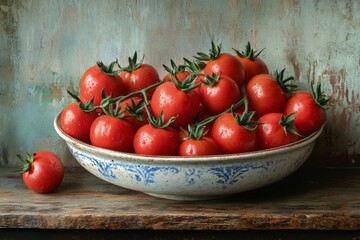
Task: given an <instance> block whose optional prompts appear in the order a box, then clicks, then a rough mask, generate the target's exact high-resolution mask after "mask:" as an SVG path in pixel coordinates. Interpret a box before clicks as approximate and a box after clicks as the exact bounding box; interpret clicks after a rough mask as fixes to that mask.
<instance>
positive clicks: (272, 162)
mask: <svg viewBox="0 0 360 240" xmlns="http://www.w3.org/2000/svg"><path fill="white" fill-rule="evenodd" d="M59 116H60V114H59V115H58V116H57V117H56V118H55V120H54V127H55V130H56V132H57V133H58V134H59V136H60V137H61V138H62V139H64V140H65V141H66V144H67V146H68V147H69V149H70V152H71V153H72V155H73V156H74V158H75V159H76V160H77V161H78V162H79V163H80V165H81V166H83V167H84V168H85V169H86V170H87V171H89V172H90V173H92V174H93V175H95V176H96V177H98V178H100V179H102V180H105V181H107V182H109V183H112V184H115V185H118V186H120V187H123V188H127V189H131V190H135V191H140V192H143V193H146V194H149V195H152V196H157V197H161V198H167V199H173V200H205V199H214V198H221V197H226V196H229V195H233V194H237V193H240V192H244V191H248V190H253V189H256V188H260V187H263V186H266V185H269V184H272V183H274V182H276V181H279V180H281V179H283V178H285V177H287V176H288V175H290V174H291V173H293V172H294V171H295V170H296V169H298V168H299V167H300V166H301V165H302V164H303V163H304V162H305V161H306V159H307V158H308V157H309V155H310V153H311V151H312V149H313V147H314V144H315V140H316V139H317V138H318V137H319V135H320V134H321V132H322V128H321V129H320V130H319V131H317V132H315V133H313V134H312V135H310V136H308V137H306V138H304V139H302V140H300V141H298V142H296V143H293V144H289V145H286V146H283V147H280V148H274V149H271V150H263V151H256V152H249V153H241V154H225V155H214V156H206V157H179V156H147V155H137V154H133V153H123V152H118V151H112V150H107V149H103V148H99V147H94V146H92V145H90V144H86V143H84V142H81V141H79V140H76V139H74V138H72V137H70V136H69V135H67V134H66V133H65V132H64V131H63V130H62V129H61V127H60V124H59Z"/></svg>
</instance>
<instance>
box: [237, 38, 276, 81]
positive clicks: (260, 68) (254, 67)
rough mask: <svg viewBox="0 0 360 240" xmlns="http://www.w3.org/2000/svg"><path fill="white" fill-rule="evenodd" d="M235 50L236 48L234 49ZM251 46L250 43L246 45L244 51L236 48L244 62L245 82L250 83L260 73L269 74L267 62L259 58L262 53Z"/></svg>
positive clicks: (240, 59)
mask: <svg viewBox="0 0 360 240" xmlns="http://www.w3.org/2000/svg"><path fill="white" fill-rule="evenodd" d="M234 50H235V49H234ZM262 51H263V50H261V51H259V52H257V51H254V50H253V49H252V48H251V45H250V43H249V42H248V44H247V45H246V49H245V51H244V52H241V53H240V52H239V51H237V50H235V52H236V56H237V58H238V59H239V61H240V62H241V63H242V65H243V67H244V71H245V80H244V81H245V83H248V82H249V81H250V79H251V78H253V77H254V76H256V75H259V74H269V69H268V67H267V66H266V64H265V63H264V62H263V61H262V60H261V59H260V58H259V55H260V53H261V52H262Z"/></svg>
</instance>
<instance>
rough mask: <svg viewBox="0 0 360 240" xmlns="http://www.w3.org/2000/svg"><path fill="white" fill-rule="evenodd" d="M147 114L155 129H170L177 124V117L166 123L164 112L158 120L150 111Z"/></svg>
mask: <svg viewBox="0 0 360 240" xmlns="http://www.w3.org/2000/svg"><path fill="white" fill-rule="evenodd" d="M145 106H146V105H145ZM145 109H147V108H145ZM147 114H148V119H149V123H150V125H151V126H153V127H155V128H168V127H170V125H171V124H173V123H174V122H175V120H176V118H177V116H173V117H171V118H170V119H169V121H167V122H166V123H165V122H164V121H165V120H164V113H163V112H161V113H160V115H159V117H158V118H156V117H155V116H154V115H152V114H151V113H150V111H148V110H147Z"/></svg>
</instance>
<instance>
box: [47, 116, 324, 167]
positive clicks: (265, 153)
mask: <svg viewBox="0 0 360 240" xmlns="http://www.w3.org/2000/svg"><path fill="white" fill-rule="evenodd" d="M60 116H61V112H60V113H58V114H57V115H56V117H55V119H54V128H55V131H56V132H57V134H58V135H59V136H60V137H61V138H62V139H63V140H65V142H66V143H67V144H72V145H76V146H80V147H81V149H83V150H85V151H87V152H94V153H97V154H101V155H107V156H109V157H111V158H112V160H114V161H118V160H119V159H128V160H129V159H131V160H137V161H144V162H149V161H156V162H164V163H169V162H171V163H175V162H186V163H189V162H193V163H205V162H212V163H213V162H214V161H216V162H217V163H219V161H230V160H234V159H236V160H237V161H239V160H243V161H246V160H248V159H250V158H258V159H261V158H264V157H269V156H274V155H278V154H282V153H285V152H291V151H294V150H297V149H299V148H302V147H304V146H306V145H309V144H311V143H312V142H314V141H315V140H316V139H317V138H318V137H319V136H320V134H321V133H322V131H323V128H324V125H325V124H323V125H322V126H321V128H320V129H319V130H317V131H316V132H314V133H312V134H310V135H309V136H307V137H305V138H303V139H301V140H299V141H297V142H294V143H290V144H287V145H284V146H281V147H276V148H272V149H266V150H257V151H252V152H245V153H233V154H219V155H206V156H192V157H187V156H163V155H161V156H160V155H145V154H136V153H126V152H119V151H115V150H109V149H105V148H101V147H96V146H93V145H91V144H88V143H85V142H82V141H80V140H78V139H75V138H73V137H71V136H70V135H68V134H67V133H65V132H64V131H63V130H62V129H61V126H60V123H59V122H60Z"/></svg>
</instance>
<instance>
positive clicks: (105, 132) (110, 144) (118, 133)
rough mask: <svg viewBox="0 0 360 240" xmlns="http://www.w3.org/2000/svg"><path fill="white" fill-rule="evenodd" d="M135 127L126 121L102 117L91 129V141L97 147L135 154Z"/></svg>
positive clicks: (106, 116) (98, 118) (96, 120)
mask: <svg viewBox="0 0 360 240" xmlns="http://www.w3.org/2000/svg"><path fill="white" fill-rule="evenodd" d="M135 132H136V129H135V127H134V126H133V125H132V124H131V123H130V122H128V121H127V120H124V119H119V118H116V117H112V116H108V115H102V116H99V117H97V118H96V119H95V121H94V122H93V124H92V125H91V128H90V141H91V144H92V145H94V146H96V147H101V148H106V149H110V150H115V151H120V152H133V151H134V150H133V140H134V136H135Z"/></svg>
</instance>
